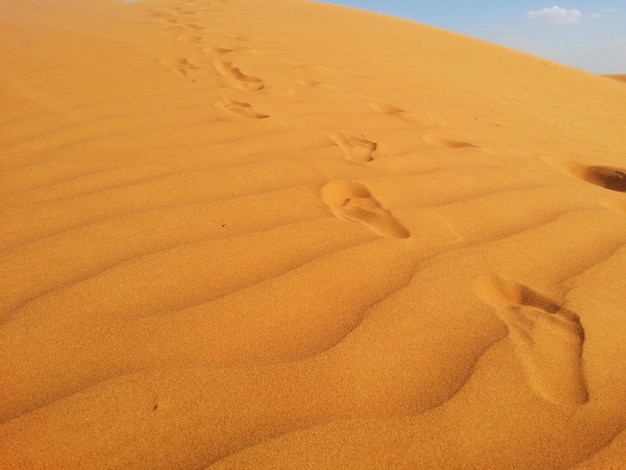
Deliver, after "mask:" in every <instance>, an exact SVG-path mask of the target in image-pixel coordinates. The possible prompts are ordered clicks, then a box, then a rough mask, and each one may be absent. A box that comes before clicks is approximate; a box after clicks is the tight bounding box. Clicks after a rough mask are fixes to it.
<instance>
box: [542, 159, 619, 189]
mask: <svg viewBox="0 0 626 470" xmlns="http://www.w3.org/2000/svg"><path fill="white" fill-rule="evenodd" d="M540 158H541V160H542V161H544V162H545V163H547V164H548V165H552V166H553V167H555V168H557V169H558V170H560V171H562V172H564V173H567V174H569V175H571V176H575V177H577V178H580V179H581V180H583V181H586V182H587V183H591V184H594V185H596V186H600V187H602V188H605V189H610V190H611V191H619V192H622V193H623V192H626V169H625V168H619V167H611V166H601V165H597V166H591V165H584V164H581V163H572V162H565V161H562V160H558V159H556V158H550V157H540Z"/></svg>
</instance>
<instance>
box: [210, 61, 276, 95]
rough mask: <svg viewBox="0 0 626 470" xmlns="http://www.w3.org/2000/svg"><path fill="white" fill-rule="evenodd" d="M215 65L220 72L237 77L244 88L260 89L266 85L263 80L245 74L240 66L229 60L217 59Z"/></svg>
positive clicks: (225, 75) (230, 76)
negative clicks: (235, 65)
mask: <svg viewBox="0 0 626 470" xmlns="http://www.w3.org/2000/svg"><path fill="white" fill-rule="evenodd" d="M213 66H214V67H215V70H217V71H218V72H219V73H220V75H222V76H224V77H229V78H232V79H235V80H236V81H237V82H239V84H240V85H241V86H242V87H243V88H245V89H247V90H252V91H259V90H261V89H263V88H264V87H265V83H263V80H261V79H260V78H257V77H252V76H250V75H246V74H244V73H243V72H242V71H241V70H240V69H239V68H237V67H234V66H233V65H232V64H231V63H230V62H228V61H225V60H220V59H216V60H215V61H214V62H213Z"/></svg>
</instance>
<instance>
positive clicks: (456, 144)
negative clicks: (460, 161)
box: [422, 135, 478, 149]
mask: <svg viewBox="0 0 626 470" xmlns="http://www.w3.org/2000/svg"><path fill="white" fill-rule="evenodd" d="M422 140H423V141H424V142H426V144H428V145H430V146H431V147H435V148H447V149H458V148H464V147H473V148H478V146H477V145H474V144H471V143H469V142H463V141H460V140H452V139H448V138H446V137H439V136H435V135H423V136H422Z"/></svg>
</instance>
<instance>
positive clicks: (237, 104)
mask: <svg viewBox="0 0 626 470" xmlns="http://www.w3.org/2000/svg"><path fill="white" fill-rule="evenodd" d="M215 106H217V107H218V108H220V109H223V110H225V111H228V112H231V113H233V114H236V115H238V116H241V117H245V118H249V119H265V118H268V117H269V115H268V114H261V113H257V112H256V111H255V110H254V109H252V106H251V105H250V104H249V103H243V102H241V101H235V100H231V99H229V98H222V99H221V100H219V101H218V102H217V103H215Z"/></svg>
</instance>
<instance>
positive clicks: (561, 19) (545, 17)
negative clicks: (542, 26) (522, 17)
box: [526, 6, 583, 24]
mask: <svg viewBox="0 0 626 470" xmlns="http://www.w3.org/2000/svg"><path fill="white" fill-rule="evenodd" d="M582 16H583V14H582V12H581V11H580V10H577V9H575V8H574V9H573V10H566V9H565V8H561V7H559V6H553V7H549V8H543V9H542V10H532V11H529V12H528V13H526V18H527V19H529V20H540V21H547V22H548V23H552V24H573V23H580V20H581V18H582Z"/></svg>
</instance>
